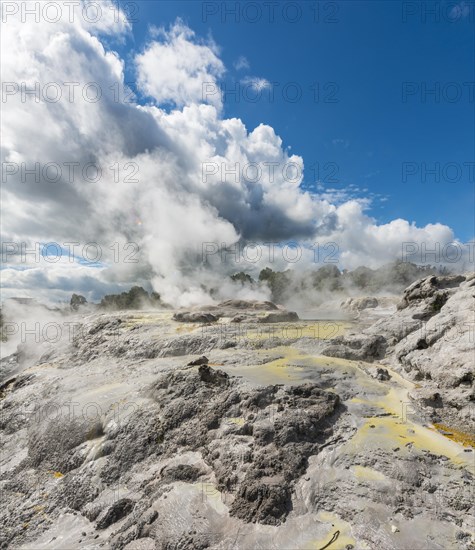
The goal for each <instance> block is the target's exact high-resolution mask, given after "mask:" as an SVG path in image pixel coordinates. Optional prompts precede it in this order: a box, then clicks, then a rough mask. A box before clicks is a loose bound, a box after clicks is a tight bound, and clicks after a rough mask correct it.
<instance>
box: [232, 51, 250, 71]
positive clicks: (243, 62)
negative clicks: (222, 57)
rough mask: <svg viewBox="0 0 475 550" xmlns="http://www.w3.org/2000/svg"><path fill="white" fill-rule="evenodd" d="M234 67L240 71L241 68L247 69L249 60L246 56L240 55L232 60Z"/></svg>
mask: <svg viewBox="0 0 475 550" xmlns="http://www.w3.org/2000/svg"><path fill="white" fill-rule="evenodd" d="M234 68H235V69H236V71H240V70H242V69H249V68H250V65H249V61H248V60H247V58H245V57H244V56H243V55H241V56H239V57H238V58H237V59H236V61H235V62H234Z"/></svg>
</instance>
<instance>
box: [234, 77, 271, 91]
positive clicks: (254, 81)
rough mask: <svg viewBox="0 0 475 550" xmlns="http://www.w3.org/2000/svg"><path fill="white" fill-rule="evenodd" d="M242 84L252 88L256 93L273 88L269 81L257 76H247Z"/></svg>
mask: <svg viewBox="0 0 475 550" xmlns="http://www.w3.org/2000/svg"><path fill="white" fill-rule="evenodd" d="M241 84H243V85H244V86H249V87H251V88H252V89H253V90H255V91H256V92H262V90H265V89H267V88H268V89H270V88H271V83H270V82H269V81H268V80H266V79H265V78H260V77H257V76H246V77H245V78H243V79H242V80H241Z"/></svg>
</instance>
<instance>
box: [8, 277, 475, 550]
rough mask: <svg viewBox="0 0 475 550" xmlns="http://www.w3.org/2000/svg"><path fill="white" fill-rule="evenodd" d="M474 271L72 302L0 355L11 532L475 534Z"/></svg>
mask: <svg viewBox="0 0 475 550" xmlns="http://www.w3.org/2000/svg"><path fill="white" fill-rule="evenodd" d="M474 284H475V278H474V277H473V276H472V277H469V276H463V277H462V276H461V277H438V276H430V277H426V278H425V279H423V280H421V281H418V282H416V283H414V284H412V285H411V286H410V287H409V288H407V289H406V291H405V292H404V294H403V297H402V300H401V301H400V302H399V303H398V305H397V306H396V304H395V302H394V300H391V299H389V298H388V299H386V298H381V297H379V296H378V297H361V298H352V299H351V301H349V302H347V303H345V304H344V305H343V306H342V317H346V318H348V316H350V317H352V318H354V320H353V321H352V320H348V321H342V322H336V321H325V320H320V321H312V320H300V319H299V318H298V315H297V314H296V313H294V312H290V311H287V310H285V309H284V308H283V307H281V306H276V305H275V304H273V303H271V302H248V301H242V300H241V301H236V300H231V301H228V302H223V303H221V304H218V305H215V306H210V307H206V308H196V309H190V310H181V311H171V310H159V309H147V310H141V311H139V310H127V311H107V312H93V313H87V312H86V313H81V309H80V307H79V308H78V309H77V310H76V311H75V312H74V313H73V315H72V316H70V317H68V323H70V326H71V324H72V325H73V326H74V328H75V330H72V331H68V332H66V331H64V332H63V337H62V338H60V339H58V340H55V341H43V342H41V343H37V342H28V341H27V340H25V341H23V342H22V343H21V345H20V346H19V348H18V350H17V352H15V353H14V354H13V355H10V356H9V357H6V358H4V359H3V360H2V365H1V371H0V430H1V431H0V437H1V445H2V454H1V461H0V486H1V490H2V501H3V507H2V509H1V510H0V523H1V525H2V529H1V534H0V545H1V547H2V548H23V549H32V550H33V549H34V550H36V549H40V548H51V549H58V550H59V549H61V550H62V549H76V548H77V549H79V548H81V549H82V548H86V549H95V548H111V549H122V548H126V549H127V550H133V549H136V550H139V549H142V550H148V549H160V550H172V549H190V550H191V549H204V548H214V549H227V548H229V549H230V548H233V549H246V550H247V549H262V550H264V549H266V550H267V549H276V550H277V549H291V548H292V549H318V550H323V549H327V548H328V549H330V550H342V549H345V550H351V549H360V548H361V549H368V548H369V549H378V550H379V549H381V548H384V549H387V550H391V549H401V550H403V549H404V550H406V549H407V550H409V549H411V550H412V549H429V548H430V549H443V550H446V549H449V548H454V549H455V548H457V549H459V548H460V549H465V550H469V549H471V550H473V549H474V548H475V538H474V535H475V533H474V526H473V502H474V501H475V499H474V498H473V497H474V491H473V487H474V484H473V476H474V474H475V468H474V451H473V443H474V439H473V434H474V430H473V420H474V419H473V408H472V405H473V399H474V398H473V365H474V361H473V359H474V356H473V354H474V346H473V326H474V324H473V323H474V320H475V319H474V300H473V298H474V293H475V287H474Z"/></svg>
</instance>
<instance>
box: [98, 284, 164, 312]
mask: <svg viewBox="0 0 475 550" xmlns="http://www.w3.org/2000/svg"><path fill="white" fill-rule="evenodd" d="M158 305H160V294H158V293H157V292H152V293H151V294H149V293H148V292H147V291H146V290H145V289H144V288H142V287H141V286H133V287H132V288H131V289H130V290H129V291H128V292H122V293H121V294H108V295H106V296H104V298H102V300H101V303H100V304H99V307H100V308H102V309H141V308H143V307H156V306H158Z"/></svg>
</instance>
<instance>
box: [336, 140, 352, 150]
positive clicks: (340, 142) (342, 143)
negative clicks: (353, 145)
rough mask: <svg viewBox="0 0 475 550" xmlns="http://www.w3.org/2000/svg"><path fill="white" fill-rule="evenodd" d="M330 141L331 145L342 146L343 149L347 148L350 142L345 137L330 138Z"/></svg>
mask: <svg viewBox="0 0 475 550" xmlns="http://www.w3.org/2000/svg"><path fill="white" fill-rule="evenodd" d="M332 143H333V145H335V146H338V147H343V148H344V149H348V147H349V146H350V142H349V141H348V140H347V139H341V138H336V139H332Z"/></svg>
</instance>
